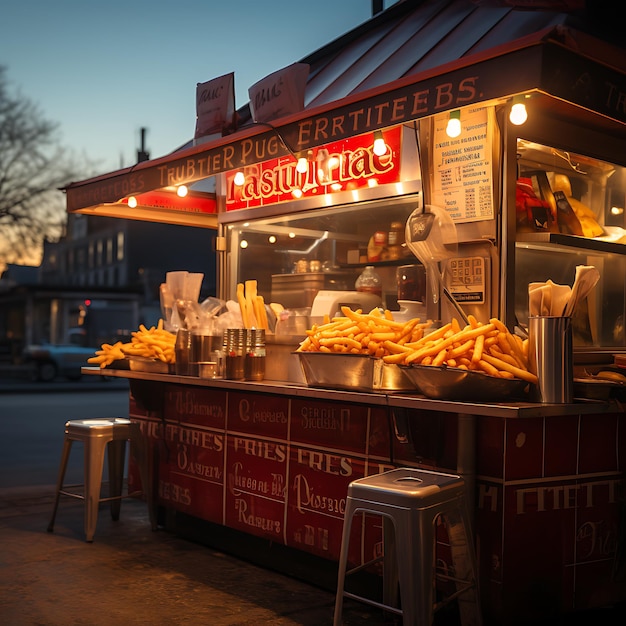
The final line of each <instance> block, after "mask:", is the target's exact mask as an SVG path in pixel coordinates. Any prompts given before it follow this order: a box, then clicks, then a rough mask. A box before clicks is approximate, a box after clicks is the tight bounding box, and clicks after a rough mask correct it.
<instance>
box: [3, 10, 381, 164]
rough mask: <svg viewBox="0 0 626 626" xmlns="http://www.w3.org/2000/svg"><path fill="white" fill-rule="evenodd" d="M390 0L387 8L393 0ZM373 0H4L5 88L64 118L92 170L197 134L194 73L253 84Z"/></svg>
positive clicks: (65, 131) (355, 20)
mask: <svg viewBox="0 0 626 626" xmlns="http://www.w3.org/2000/svg"><path fill="white" fill-rule="evenodd" d="M389 4H390V2H386V3H385V6H389ZM371 5H372V3H371V0H312V1H311V0H265V1H263V0H257V1H256V2H254V1H253V0H226V1H222V0H219V1H218V0H205V1H204V2H203V1H202V0H176V1H173V2H160V1H159V0H156V1H155V0H151V1H150V2H148V1H147V0H106V1H103V2H94V1H92V0H21V1H19V2H18V1H17V0H9V1H8V2H5V3H3V8H2V10H1V11H0V65H3V66H5V67H6V70H7V71H6V78H7V79H8V81H9V85H10V88H12V89H13V90H17V91H19V93H21V94H22V95H23V96H25V97H27V98H28V99H29V100H31V101H32V102H33V103H34V104H36V105H37V107H38V109H39V111H40V113H41V114H42V116H43V117H45V118H46V119H48V120H50V121H52V122H55V123H58V124H59V133H60V141H61V143H62V145H64V146H65V147H67V148H68V149H70V150H72V151H73V152H74V153H75V154H76V155H77V156H79V157H80V156H82V155H84V156H86V157H87V158H88V159H90V160H91V161H92V162H95V164H96V170H97V172H96V173H104V172H108V171H111V170H115V169H118V168H120V167H126V166H129V165H132V164H133V163H134V162H135V161H136V152H137V149H138V148H139V145H140V129H141V127H146V128H147V129H148V130H147V135H146V148H147V150H148V152H149V153H150V156H151V158H157V157H160V156H163V155H165V154H168V153H169V152H171V151H172V150H175V149H176V148H178V147H180V146H181V145H183V144H184V143H186V142H187V141H188V140H190V139H191V138H192V137H193V133H194V128H195V89H196V83H199V82H205V81H207V80H210V79H212V78H215V77H217V76H221V75H223V74H226V73H228V72H234V73H235V92H236V96H235V105H236V106H237V107H239V106H242V105H243V104H245V103H246V102H247V101H248V96H247V93H248V87H250V86H251V85H253V84H254V83H256V82H257V81H258V80H260V79H261V78H263V77H265V76H267V75H268V74H271V73H272V72H274V71H276V70H278V69H280V68H282V67H285V66H287V65H290V64H291V63H294V62H296V61H298V60H300V59H301V58H302V57H304V56H306V55H307V54H309V53H311V52H314V51H315V50H317V49H318V48H320V47H322V46H323V45H324V44H326V43H328V42H329V41H331V40H333V39H335V38H336V37H338V36H340V35H342V34H343V33H345V32H347V31H349V30H351V29H352V28H354V27H356V26H358V25H359V24H362V23H363V22H364V21H366V20H367V19H369V17H370V16H371V10H372V6H371Z"/></svg>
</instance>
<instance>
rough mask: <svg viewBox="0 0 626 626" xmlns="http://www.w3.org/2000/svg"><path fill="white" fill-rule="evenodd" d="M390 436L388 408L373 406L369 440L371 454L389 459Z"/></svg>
mask: <svg viewBox="0 0 626 626" xmlns="http://www.w3.org/2000/svg"><path fill="white" fill-rule="evenodd" d="M392 436H394V435H392ZM389 437H390V425H389V418H388V412H387V409H386V408H383V407H372V409H371V410H370V428H369V433H368V441H367V449H368V452H369V454H370V455H371V456H377V457H382V458H384V459H389ZM394 437H395V436H394Z"/></svg>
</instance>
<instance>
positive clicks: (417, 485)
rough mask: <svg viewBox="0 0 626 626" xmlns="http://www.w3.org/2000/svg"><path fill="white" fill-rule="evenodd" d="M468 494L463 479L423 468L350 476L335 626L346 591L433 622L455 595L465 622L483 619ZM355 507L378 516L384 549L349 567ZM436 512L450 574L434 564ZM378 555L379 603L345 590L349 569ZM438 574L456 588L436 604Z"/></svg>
mask: <svg viewBox="0 0 626 626" xmlns="http://www.w3.org/2000/svg"><path fill="white" fill-rule="evenodd" d="M465 498H466V496H465V483H464V481H463V478H461V477H460V476H457V475H454V474H444V473H440V472H431V471H428V470H420V469H413V468H399V469H393V470H390V471H387V472H383V473H382V474H375V475H373V476H366V477H365V478H360V479H357V480H355V481H353V482H351V483H350V485H349V486H348V498H347V501H346V512H345V515H344V526H343V535H342V540H341V554H340V557H339V572H338V580H337V597H336V600H335V616H334V626H340V625H341V618H342V610H343V598H344V597H346V598H351V599H353V600H357V601H359V602H363V603H365V604H370V605H372V606H376V607H378V608H381V609H383V610H387V611H390V612H392V613H395V614H396V615H401V616H402V618H403V624H404V626H431V625H432V623H433V618H434V613H435V611H436V610H438V609H440V608H441V607H442V606H444V605H445V604H448V603H449V602H451V601H452V600H453V599H457V598H458V600H459V612H460V617H461V619H462V621H463V623H464V624H465V623H467V624H472V625H479V624H481V623H482V619H481V613H480V604H479V599H478V577H477V569H476V557H475V554H474V549H473V537H472V531H471V524H470V519H469V513H468V508H467V503H466V499H465ZM358 513H366V514H373V515H377V516H381V517H382V519H383V554H382V555H381V556H380V557H378V558H374V559H372V560H370V561H368V562H366V563H363V564H362V565H359V566H357V567H355V568H353V569H351V570H349V571H346V566H347V562H348V547H349V544H350V534H351V527H352V520H353V518H354V516H355V515H356V514H358ZM439 516H442V519H443V520H445V522H446V524H447V530H448V535H449V539H450V545H451V550H452V556H453V561H454V565H455V567H454V569H455V576H450V575H449V574H448V575H444V574H442V573H440V572H438V571H436V569H435V554H436V549H435V546H436V534H435V529H436V522H437V518H438V517H439ZM387 522H391V524H389V523H387ZM381 560H382V561H383V602H377V601H376V600H374V599H371V598H367V597H364V596H362V595H357V594H355V593H350V592H348V591H346V590H345V589H344V585H345V579H346V576H347V575H350V574H353V573H355V572H357V571H359V570H363V569H365V568H366V567H369V566H370V565H372V564H373V563H375V562H377V561H381ZM436 580H446V581H448V582H454V583H455V584H456V591H455V592H454V593H452V594H450V595H449V596H448V597H447V598H446V599H445V600H444V601H442V602H441V603H439V604H436V603H435V581H436ZM398 586H399V591H400V602H399V603H398V601H397V590H398ZM364 593H365V592H364ZM466 594H469V595H471V598H468V596H467V595H466ZM461 596H462V597H461ZM461 600H463V601H464V602H462V603H461ZM400 607H401V608H400Z"/></svg>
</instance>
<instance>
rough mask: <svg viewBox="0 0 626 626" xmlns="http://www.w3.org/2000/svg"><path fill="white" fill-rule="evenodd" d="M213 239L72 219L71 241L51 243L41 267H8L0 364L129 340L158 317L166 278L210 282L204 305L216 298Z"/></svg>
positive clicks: (163, 227) (165, 227) (1, 290)
mask: <svg viewBox="0 0 626 626" xmlns="http://www.w3.org/2000/svg"><path fill="white" fill-rule="evenodd" d="M214 240H215V231H213V230H210V229H202V228H193V227H189V226H175V225H171V224H158V223H153V222H144V221H137V220H126V219H118V218H106V217H94V216H85V215H69V216H68V221H67V234H66V236H64V237H63V238H62V239H61V240H60V241H58V242H45V244H44V254H43V260H42V263H41V266H40V267H32V266H19V265H9V266H7V269H6V270H5V271H4V273H3V274H2V276H1V277H0V357H4V358H5V359H6V358H10V359H12V360H17V359H19V355H20V354H21V351H22V350H23V348H24V346H25V345H28V344H33V343H42V342H43V343H67V342H69V341H70V336H73V335H74V334H75V332H76V329H77V328H80V329H81V331H82V332H81V335H82V336H83V341H84V344H85V345H87V346H98V345H100V344H101V343H103V342H105V341H113V340H115V339H116V338H126V337H127V336H128V334H129V333H130V332H131V331H132V330H136V329H137V327H138V326H139V324H140V323H145V324H147V325H152V324H155V323H156V322H157V320H158V318H159V317H160V315H161V313H160V301H159V286H160V284H161V283H162V282H165V276H166V273H167V272H169V271H174V270H187V271H189V272H201V273H203V274H204V280H203V283H202V291H201V298H200V299H201V301H202V299H204V298H206V297H207V296H209V295H215V290H216V265H215V252H214V250H215V245H214V244H215V241H214Z"/></svg>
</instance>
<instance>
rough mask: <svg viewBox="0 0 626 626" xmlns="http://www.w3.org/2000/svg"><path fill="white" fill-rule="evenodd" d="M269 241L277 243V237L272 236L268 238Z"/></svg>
mask: <svg viewBox="0 0 626 626" xmlns="http://www.w3.org/2000/svg"><path fill="white" fill-rule="evenodd" d="M267 240H268V241H269V242H270V243H276V235H270V236H269V237H268V238H267Z"/></svg>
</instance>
